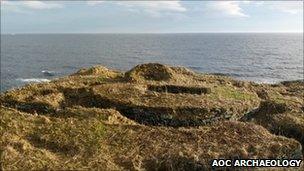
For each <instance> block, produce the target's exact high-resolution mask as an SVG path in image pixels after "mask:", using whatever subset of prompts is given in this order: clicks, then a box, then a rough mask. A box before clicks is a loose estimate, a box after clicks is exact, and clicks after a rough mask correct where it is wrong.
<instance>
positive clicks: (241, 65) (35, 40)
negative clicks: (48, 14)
mask: <svg viewBox="0 0 304 171" xmlns="http://www.w3.org/2000/svg"><path fill="white" fill-rule="evenodd" d="M147 62H160V63H164V64H170V65H175V66H184V67H188V68H190V69H192V70H195V71H198V72H207V73H222V74H227V75H230V76H232V77H234V78H237V79H242V80H250V81H255V82H266V83H274V82H280V81H285V80H297V79H303V34H300V33H289V34H287V33H284V34H283V33H280V34H279V33H277V34H274V33H272V34H268V33H267V34H266V33H250V34H249V33H219V34H217V33H208V34H207V33H202V34H18V35H1V91H5V90H8V89H11V88H13V87H18V86H21V85H24V84H27V83H30V82H44V81H49V80H51V79H54V78H57V77H60V76H63V75H68V74H71V73H73V72H76V71H77V70H78V69H80V68H82V67H90V66H93V65H104V66H106V67H109V68H113V69H117V70H121V71H126V70H129V69H131V68H132V67H133V66H135V65H137V64H141V63H147Z"/></svg>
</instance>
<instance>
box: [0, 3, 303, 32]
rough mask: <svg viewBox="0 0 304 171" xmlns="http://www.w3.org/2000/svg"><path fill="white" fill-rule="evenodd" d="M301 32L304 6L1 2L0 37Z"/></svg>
mask: <svg viewBox="0 0 304 171" xmlns="http://www.w3.org/2000/svg"><path fill="white" fill-rule="evenodd" d="M176 32H182V33H184V32H303V1H289V2H288V1H265V2H263V1H251V2H250V1H217V2H210V1H200V2H199V1H157V2H152V1H133V2H132V1H124V2H122V1H110V2H105V1H82V2H81V1H78V2H72V1H47V2H42V1H23V2H13V1H3V0H1V33H176Z"/></svg>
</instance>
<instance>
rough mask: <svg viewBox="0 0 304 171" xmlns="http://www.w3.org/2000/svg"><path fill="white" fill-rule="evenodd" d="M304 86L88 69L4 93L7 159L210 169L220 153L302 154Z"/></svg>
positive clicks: (7, 164)
mask: <svg viewBox="0 0 304 171" xmlns="http://www.w3.org/2000/svg"><path fill="white" fill-rule="evenodd" d="M303 93H304V84H303V82H301V81H295V82H286V83H281V84H276V85H268V84H255V83H253V82H246V81H238V80H234V79H232V78H229V77H226V76H220V75H212V74H200V73H195V72H193V71H190V70H188V69H185V68H182V67H171V66H166V65H162V64H156V63H149V64H142V65H138V66H136V67H134V68H133V69H131V70H130V71H128V72H126V73H122V72H119V71H114V70H110V69H107V68H105V67H102V66H96V67H93V68H89V69H81V70H80V71H78V72H77V73H75V74H72V75H70V76H67V77H63V78H60V79H57V80H53V81H51V82H49V83H39V84H31V85H26V86H24V87H22V88H19V89H13V90H10V91H6V92H4V93H2V94H1V97H0V103H1V119H0V121H1V126H0V128H1V130H0V133H1V135H2V136H1V163H2V166H1V167H2V169H3V170H12V169H55V170H56V169H81V170H83V169H85V170H86V169H88V170H90V169H98V168H99V169H104V170H142V169H146V170H161V169H165V170H176V169H179V170H189V169H190V170H204V169H209V168H210V164H209V163H210V161H211V160H212V159H214V158H227V159H234V158H290V159H295V158H297V159H298V158H302V157H303V156H302V152H303V150H302V145H304V142H303V132H304V129H303V128H304V110H303V109H304V107H303ZM301 144H302V145H301ZM16 161H18V162H16ZM25 166H26V168H25Z"/></svg>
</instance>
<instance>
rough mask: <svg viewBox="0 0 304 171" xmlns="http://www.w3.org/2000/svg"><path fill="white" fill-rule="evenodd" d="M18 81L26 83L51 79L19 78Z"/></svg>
mask: <svg viewBox="0 0 304 171" xmlns="http://www.w3.org/2000/svg"><path fill="white" fill-rule="evenodd" d="M16 80H17V81H21V82H25V83H31V82H34V83H42V82H50V81H51V80H49V79H46V78H17V79H16Z"/></svg>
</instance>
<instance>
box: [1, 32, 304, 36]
mask: <svg viewBox="0 0 304 171" xmlns="http://www.w3.org/2000/svg"><path fill="white" fill-rule="evenodd" d="M202 33H302V34H303V31H265V32H264V31H248V32H246V31H232V32H229V31H227V32H75V33H68V32H58V33H55V32H41V33H0V35H18V34H202Z"/></svg>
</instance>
